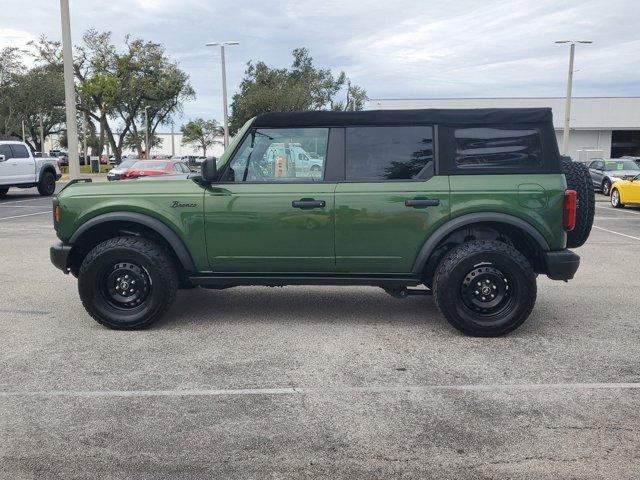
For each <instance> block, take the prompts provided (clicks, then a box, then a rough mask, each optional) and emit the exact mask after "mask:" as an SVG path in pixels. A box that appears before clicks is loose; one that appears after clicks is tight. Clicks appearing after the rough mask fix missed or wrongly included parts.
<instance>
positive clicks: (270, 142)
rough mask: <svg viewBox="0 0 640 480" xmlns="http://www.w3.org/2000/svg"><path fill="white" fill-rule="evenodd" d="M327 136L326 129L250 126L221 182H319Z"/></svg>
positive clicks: (322, 176)
mask: <svg viewBox="0 0 640 480" xmlns="http://www.w3.org/2000/svg"><path fill="white" fill-rule="evenodd" d="M328 138H329V129H328V128H264V129H263V128H258V129H253V130H251V131H250V132H249V134H248V135H247V137H246V138H245V139H244V141H243V142H242V144H241V145H240V147H239V148H238V150H237V152H236V154H235V155H234V157H233V159H232V160H231V162H230V165H229V169H228V170H227V172H226V174H225V176H224V178H223V181H232V182H269V183H272V182H291V181H294V182H314V181H321V180H322V179H323V178H324V166H325V159H326V155H327V153H326V152H327V141H328ZM306 160H308V161H306Z"/></svg>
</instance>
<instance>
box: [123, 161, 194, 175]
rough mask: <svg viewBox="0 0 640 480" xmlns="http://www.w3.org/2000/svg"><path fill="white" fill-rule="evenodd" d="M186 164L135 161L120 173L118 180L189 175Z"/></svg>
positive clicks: (180, 162) (179, 162)
mask: <svg viewBox="0 0 640 480" xmlns="http://www.w3.org/2000/svg"><path fill="white" fill-rule="evenodd" d="M190 172H191V170H189V167H188V166H187V164H186V163H184V162H182V161H176V160H136V161H135V162H134V163H133V164H132V165H131V166H129V167H128V168H127V169H126V170H124V172H122V173H120V177H119V180H128V179H132V178H140V177H150V176H160V175H179V174H184V173H190Z"/></svg>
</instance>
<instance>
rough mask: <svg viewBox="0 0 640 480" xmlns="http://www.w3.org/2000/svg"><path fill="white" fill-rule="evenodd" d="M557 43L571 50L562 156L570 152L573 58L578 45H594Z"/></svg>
mask: <svg viewBox="0 0 640 480" xmlns="http://www.w3.org/2000/svg"><path fill="white" fill-rule="evenodd" d="M556 43H568V44H570V45H571V47H570V49H569V75H568V77H567V98H566V100H565V105H564V129H563V132H562V154H563V155H566V154H567V153H568V151H569V130H570V126H571V125H570V124H571V90H572V88H573V56H574V54H575V50H576V43H593V42H592V41H591V40H558V41H557V42H556Z"/></svg>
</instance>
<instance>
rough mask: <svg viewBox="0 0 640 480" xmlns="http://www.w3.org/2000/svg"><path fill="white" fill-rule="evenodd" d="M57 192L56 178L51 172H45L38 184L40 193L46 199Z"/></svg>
mask: <svg viewBox="0 0 640 480" xmlns="http://www.w3.org/2000/svg"><path fill="white" fill-rule="evenodd" d="M55 191H56V177H55V176H54V175H53V173H51V172H44V173H43V174H42V178H41V179H40V183H38V193H39V194H40V195H42V196H44V197H50V196H51V195H53V193H54V192H55Z"/></svg>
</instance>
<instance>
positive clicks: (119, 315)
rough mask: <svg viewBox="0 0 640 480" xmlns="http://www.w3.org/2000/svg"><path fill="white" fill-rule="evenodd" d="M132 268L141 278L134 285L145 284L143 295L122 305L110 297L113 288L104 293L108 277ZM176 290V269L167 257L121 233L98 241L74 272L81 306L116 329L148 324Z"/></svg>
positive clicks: (145, 241)
mask: <svg viewBox="0 0 640 480" xmlns="http://www.w3.org/2000/svg"><path fill="white" fill-rule="evenodd" d="M125 266H126V267H125ZM134 267H135V268H136V270H134V272H138V274H139V275H140V277H141V279H139V280H140V281H139V283H138V287H139V285H140V284H143V285H146V289H145V291H146V296H145V297H144V301H141V303H140V304H137V305H135V306H130V305H128V304H127V305H126V306H122V305H120V304H119V303H117V301H115V300H114V299H113V296H112V295H113V293H114V292H113V291H112V292H111V293H109V292H107V290H109V285H110V280H111V279H112V277H115V276H117V275H116V274H117V272H119V271H120V270H117V269H118V268H130V269H133V268H134ZM118 275H119V274H118ZM145 277H146V278H145ZM177 290H178V271H177V269H176V266H175V264H174V262H173V261H172V259H171V256H170V255H169V253H168V252H167V251H166V250H165V249H164V248H163V247H162V246H160V245H158V244H157V243H155V242H153V241H152V240H149V239H147V238H143V237H135V236H122V237H115V238H111V239H109V240H106V241H104V242H102V243H100V244H99V245H97V246H96V247H95V248H93V249H92V250H91V251H90V252H89V253H88V254H87V256H86V257H85V258H84V260H83V262H82V265H81V266H80V272H79V274H78V291H79V293H80V299H81V300H82V304H83V305H84V308H85V309H86V310H87V312H89V315H91V316H92V317H93V318H94V319H95V320H96V321H97V322H98V323H101V324H102V325H105V326H106V327H109V328H112V329H117V330H134V329H139V328H144V327H148V326H149V325H151V324H152V323H154V322H155V321H156V320H158V318H160V316H161V315H162V314H163V313H164V312H166V311H167V310H168V309H169V307H170V306H171V304H172V303H173V301H174V300H175V297H176V292H177ZM136 295H137V293H136ZM119 298H123V297H119ZM139 299H142V294H141V296H140V297H139ZM136 301H137V300H136ZM132 303H135V302H132ZM114 304H115V305H114Z"/></svg>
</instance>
